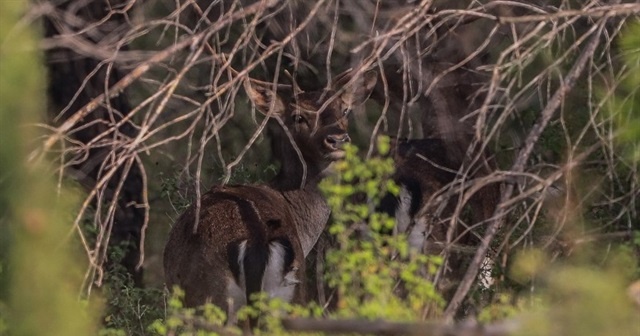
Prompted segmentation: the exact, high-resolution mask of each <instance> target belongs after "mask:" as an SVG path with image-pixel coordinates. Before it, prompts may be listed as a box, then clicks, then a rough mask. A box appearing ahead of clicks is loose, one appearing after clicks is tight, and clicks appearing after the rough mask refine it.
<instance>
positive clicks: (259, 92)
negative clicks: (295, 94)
mask: <svg viewBox="0 0 640 336" xmlns="http://www.w3.org/2000/svg"><path fill="white" fill-rule="evenodd" d="M244 89H245V91H247V95H248V96H249V99H250V100H251V102H252V103H253V104H254V105H255V106H256V109H258V111H260V113H262V114H264V115H267V116H268V115H270V116H273V117H275V116H282V115H283V114H284V102H283V101H282V98H280V96H278V94H277V93H276V92H275V91H274V90H273V88H272V87H271V85H270V84H268V85H265V84H261V83H257V82H253V81H251V80H250V79H248V80H245V81H244ZM272 106H273V111H271V113H269V110H270V109H271V108H272Z"/></svg>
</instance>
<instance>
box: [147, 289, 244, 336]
mask: <svg viewBox="0 0 640 336" xmlns="http://www.w3.org/2000/svg"><path fill="white" fill-rule="evenodd" d="M183 297H184V292H183V291H182V290H180V288H178V287H176V288H174V289H173V294H172V296H171V297H170V298H169V300H168V303H167V314H166V317H165V318H158V319H156V320H155V321H153V322H152V323H151V324H149V325H148V327H147V331H148V332H149V333H151V334H154V335H176V334H180V335H198V336H205V335H217V333H216V331H221V330H223V329H224V322H225V319H226V315H225V313H224V312H223V311H222V310H221V309H220V308H218V307H216V306H214V305H211V304H207V305H204V306H202V307H198V308H197V309H194V308H184V307H183V304H182V299H183ZM225 332H226V333H237V334H238V335H239V334H240V332H239V330H238V329H237V328H226V329H225Z"/></svg>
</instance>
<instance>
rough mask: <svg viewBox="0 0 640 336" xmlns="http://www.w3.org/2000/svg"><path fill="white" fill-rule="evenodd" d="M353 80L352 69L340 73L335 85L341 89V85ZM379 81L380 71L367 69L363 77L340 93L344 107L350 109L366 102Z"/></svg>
mask: <svg viewBox="0 0 640 336" xmlns="http://www.w3.org/2000/svg"><path fill="white" fill-rule="evenodd" d="M350 80H351V71H350V70H349V71H347V72H344V73H342V74H340V75H338V77H337V80H336V84H335V85H334V87H336V89H339V88H340V87H341V86H344V85H347V83H348V82H349V81H350ZM377 81H378V73H377V72H376V71H367V72H365V73H364V74H363V75H362V76H361V77H359V78H357V79H356V80H355V81H353V82H351V84H349V87H348V88H347V89H346V90H345V91H344V93H342V95H340V99H341V100H342V104H343V107H344V109H350V108H353V107H355V106H358V105H360V104H362V103H364V102H365V101H366V100H367V99H368V98H369V96H370V95H371V92H372V91H373V88H374V87H375V86H376V83H377Z"/></svg>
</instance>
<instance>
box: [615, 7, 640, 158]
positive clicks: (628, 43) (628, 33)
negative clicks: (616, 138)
mask: <svg viewBox="0 0 640 336" xmlns="http://www.w3.org/2000/svg"><path fill="white" fill-rule="evenodd" d="M619 41H620V47H621V49H622V60H623V62H624V66H625V67H626V68H627V71H625V76H623V77H622V78H621V81H620V83H619V85H618V86H617V87H616V89H615V91H614V94H613V95H611V96H609V97H608V98H609V99H608V100H607V103H608V109H609V111H610V113H611V114H612V116H613V117H614V119H615V121H616V123H617V126H618V130H619V132H620V140H621V143H622V144H624V145H625V150H626V151H627V152H628V153H629V155H630V158H631V159H632V160H634V161H638V160H640V22H638V21H637V20H636V21H634V22H633V23H631V24H629V25H628V26H627V27H626V29H625V30H624V31H623V32H622V34H621V35H620V40H619Z"/></svg>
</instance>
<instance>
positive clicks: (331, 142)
mask: <svg viewBox="0 0 640 336" xmlns="http://www.w3.org/2000/svg"><path fill="white" fill-rule="evenodd" d="M324 142H325V143H326V144H327V145H328V146H329V147H332V148H340V147H341V146H342V145H343V144H345V143H347V142H351V138H350V137H349V134H346V133H344V134H330V135H327V137H326V138H325V139H324Z"/></svg>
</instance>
